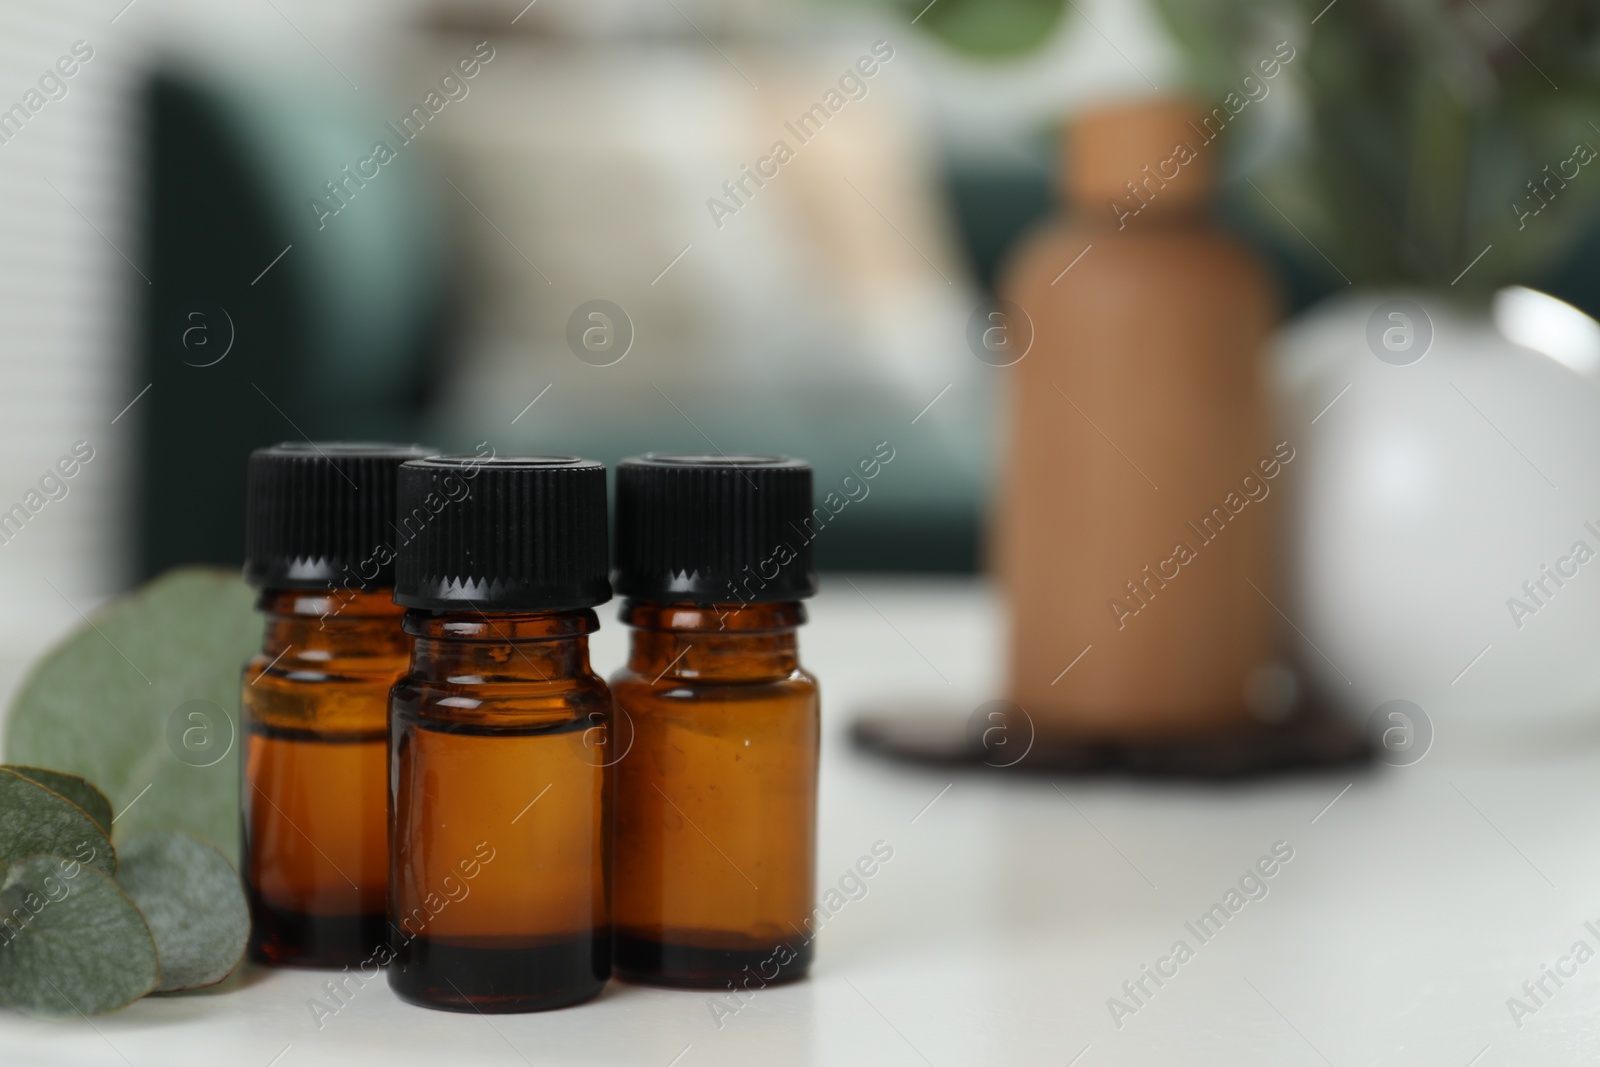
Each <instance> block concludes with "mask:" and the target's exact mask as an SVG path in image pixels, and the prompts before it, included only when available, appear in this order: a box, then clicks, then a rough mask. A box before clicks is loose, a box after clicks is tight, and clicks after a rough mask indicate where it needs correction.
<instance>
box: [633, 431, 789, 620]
mask: <svg viewBox="0 0 1600 1067" xmlns="http://www.w3.org/2000/svg"><path fill="white" fill-rule="evenodd" d="M810 518H811V467H810V465H809V464H807V463H806V462H804V461H803V460H798V459H788V458H786V457H784V456H696V455H660V454H657V453H651V454H650V455H645V456H635V457H634V458H632V459H625V460H623V461H622V462H621V463H620V464H618V466H617V569H616V573H615V574H614V575H613V580H614V583H615V585H616V589H617V593H618V594H619V595H621V596H627V597H637V598H640V599H646V600H663V599H670V600H682V601H688V602H690V603H697V604H713V603H742V602H771V601H777V600H798V599H800V598H802V597H808V596H812V595H813V594H815V593H816V591H817V574H816V571H815V570H814V569H813V567H812V564H811V539H812V536H811V533H810V531H812V530H813V529H814V528H813V527H811V526H808V525H807V520H808V519H810Z"/></svg>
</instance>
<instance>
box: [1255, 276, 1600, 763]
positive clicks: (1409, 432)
mask: <svg viewBox="0 0 1600 1067" xmlns="http://www.w3.org/2000/svg"><path fill="white" fill-rule="evenodd" d="M1573 316H1577V318H1576V319H1574V318H1573ZM1497 321H1499V322H1500V324H1501V328H1497V326H1496V322H1497ZM1508 326H1509V327H1510V328H1511V332H1512V333H1514V334H1516V335H1517V336H1519V338H1520V339H1522V340H1524V341H1530V340H1531V341H1532V342H1533V343H1537V344H1541V346H1542V347H1543V348H1544V349H1545V351H1538V350H1535V349H1534V348H1531V347H1527V346H1526V345H1525V344H1524V345H1519V344H1516V343H1513V342H1512V341H1511V340H1510V339H1509V338H1508V337H1507V336H1506V335H1505V328H1506V327H1508ZM1595 336H1600V328H1596V327H1595V326H1594V324H1593V322H1592V321H1590V320H1588V319H1587V318H1585V317H1584V316H1582V315H1581V313H1578V312H1576V311H1575V309H1572V308H1570V307H1568V306H1567V305H1564V304H1560V303H1559V302H1556V301H1553V300H1551V299H1550V298H1548V297H1543V296H1541V295H1539V294H1533V293H1530V292H1528V291H1527V290H1515V291H1506V292H1505V293H1503V294H1502V295H1501V297H1499V298H1497V303H1496V305H1495V308H1494V311H1493V312H1491V309H1490V308H1489V307H1482V308H1474V307H1471V306H1468V305H1463V304H1461V303H1460V302H1458V301H1457V300H1454V299H1452V297H1451V296H1450V295H1447V294H1437V293H1428V292H1413V293H1383V292H1368V293H1357V294H1353V295H1349V296H1344V297H1339V298H1336V299H1333V300H1331V301H1329V302H1327V303H1325V304H1323V305H1320V306H1318V307H1317V308H1314V309H1313V310H1312V311H1310V312H1308V313H1307V314H1305V315H1304V316H1302V317H1301V318H1300V319H1298V320H1297V321H1296V322H1294V323H1292V324H1291V325H1290V326H1289V327H1288V328H1287V329H1286V330H1285V331H1284V332H1283V333H1282V334H1281V335H1280V339H1279V343H1278V349H1277V352H1276V354H1275V358H1274V371H1275V375H1276V379H1277V384H1278V387H1279V391H1280V399H1281V402H1282V408H1281V410H1282V411H1283V413H1284V426H1283V436H1285V437H1287V438H1288V440H1289V441H1290V442H1291V444H1292V445H1293V446H1294V448H1295V450H1296V453H1297V455H1296V458H1295V460H1294V462H1293V464H1292V466H1291V474H1292V476H1293V480H1292V481H1291V482H1290V483H1289V484H1288V486H1287V488H1288V489H1289V493H1290V509H1291V512H1290V516H1289V530H1288V534H1289V538H1290V550H1289V559H1290V566H1291V573H1290V574H1289V576H1288V577H1289V582H1288V585H1287V601H1288V602H1287V603H1285V604H1284V605H1283V607H1284V611H1285V613H1286V614H1287V615H1288V616H1289V618H1290V619H1291V620H1292V621H1293V624H1294V627H1295V628H1296V629H1298V631H1299V633H1298V634H1296V633H1294V632H1290V633H1289V635H1288V637H1289V640H1291V641H1293V642H1296V643H1298V645H1299V652H1300V653H1301V659H1302V661H1303V662H1304V663H1305V664H1306V666H1307V667H1308V669H1309V672H1310V674H1311V676H1312V678H1313V679H1314V681H1315V682H1317V683H1319V685H1320V688H1321V689H1322V690H1323V691H1324V692H1325V693H1327V694H1330V695H1331V696H1332V697H1333V698H1334V699H1335V700H1336V701H1337V702H1338V703H1340V704H1342V705H1343V706H1345V707H1346V708H1347V709H1349V710H1350V711H1353V712H1354V713H1356V714H1358V715H1360V716H1362V717H1367V716H1369V715H1371V713H1372V712H1373V711H1374V710H1375V709H1377V708H1378V707H1379V706H1380V705H1383V704H1384V703H1386V702H1388V701H1391V700H1408V701H1411V702H1413V703H1414V704H1416V705H1417V706H1419V707H1420V708H1422V709H1423V711H1424V712H1425V713H1426V716H1427V717H1428V719H1429V721H1430V723H1431V726H1432V730H1433V732H1434V734H1435V736H1437V737H1438V738H1439V739H1440V740H1441V741H1444V740H1445V739H1447V738H1449V737H1450V736H1451V735H1452V734H1455V735H1456V736H1457V737H1479V738H1481V737H1484V736H1488V737H1493V738H1497V739H1500V740H1505V739H1507V738H1508V737H1511V736H1520V737H1522V738H1524V739H1536V740H1538V741H1539V742H1541V743H1548V742H1550V741H1552V740H1556V739H1570V738H1571V737H1572V736H1573V735H1574V734H1583V735H1591V734H1592V735H1595V736H1600V386H1597V385H1596V383H1595V381H1594V380H1593V379H1592V378H1591V377H1589V376H1588V375H1587V374H1585V373H1582V371H1581V368H1583V367H1585V366H1586V365H1592V364H1593V362H1594V361H1595V359H1596V358H1597V357H1596V353H1595V351H1593V348H1594V344H1593V341H1594V338H1595ZM1546 342H1548V343H1546ZM1575 367H1576V368H1580V369H1574V368H1575ZM1580 546H1581V547H1580Z"/></svg>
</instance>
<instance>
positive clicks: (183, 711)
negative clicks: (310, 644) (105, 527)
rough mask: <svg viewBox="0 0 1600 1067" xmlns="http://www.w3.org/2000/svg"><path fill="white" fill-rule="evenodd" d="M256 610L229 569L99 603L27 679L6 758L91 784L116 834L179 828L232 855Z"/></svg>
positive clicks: (182, 573)
mask: <svg viewBox="0 0 1600 1067" xmlns="http://www.w3.org/2000/svg"><path fill="white" fill-rule="evenodd" d="M252 602H253V594H252V593H251V590H250V589H249V587H248V586H246V585H245V584H244V582H243V581H242V580H241V579H240V578H239V577H238V576H237V575H236V574H234V573H233V572H231V571H223V570H219V569H214V568H203V567H182V568H178V569H176V570H171V571H168V572H166V573H165V574H163V575H161V576H160V577H158V578H156V579H155V580H154V581H152V582H150V583H149V584H147V585H145V586H143V587H141V588H140V589H138V590H137V591H135V592H134V593H133V594H131V595H130V596H128V597H125V598H123V599H121V600H118V601H116V602H114V603H112V604H111V605H109V606H107V607H106V608H104V609H103V610H101V611H100V612H98V613H96V615H95V616H94V622H93V625H92V626H85V627H84V628H83V629H81V630H79V631H77V632H76V633H74V634H73V635H72V636H71V637H69V638H68V639H67V640H66V641H65V642H63V643H62V644H61V645H59V646H57V647H56V648H55V649H54V650H53V651H51V652H50V653H49V654H47V655H46V656H45V657H44V659H43V660H42V661H41V662H40V663H39V664H38V665H37V666H36V667H35V668H34V669H33V672H32V673H31V674H30V675H29V676H28V678H27V679H26V680H25V681H24V682H23V684H22V687H21V689H20V690H19V692H18V694H17V696H16V699H15V701H14V702H13V703H12V706H11V711H10V715H9V723H8V727H7V738H6V742H7V743H6V754H7V757H8V758H9V759H11V760H14V761H17V762H22V763H30V764H42V765H44V766H48V767H56V768H59V769H61V770H64V771H70V772H71V773H73V774H81V775H83V776H84V777H85V778H87V779H89V780H90V781H92V782H95V783H97V784H98V785H99V786H100V788H102V789H104V790H105V791H106V794H107V796H109V797H110V798H111V801H112V803H113V804H114V805H115V806H116V808H117V810H118V811H121V812H122V813H123V814H121V815H119V816H118V819H117V828H118V831H119V833H132V832H134V831H136V830H138V829H140V828H142V827H175V828H178V829H182V830H187V831H188V832H190V833H192V834H194V835H195V836H197V837H200V838H202V839H204V840H208V841H212V842H215V843H216V844H217V845H218V846H219V847H220V848H222V850H223V852H224V854H226V855H228V856H230V857H232V856H237V855H238V833H239V801H238V790H239V768H238V758H239V739H238V719H239V715H238V707H239V679H240V671H241V668H242V667H243V665H244V662H245V660H246V659H248V658H249V657H250V655H251V654H252V653H253V652H255V651H256V649H257V648H258V647H259V645H260V643H261V628H262V624H261V619H260V617H259V616H258V615H257V614H256V613H255V612H254V611H253V610H252V606H251V605H252ZM130 805H131V806H130Z"/></svg>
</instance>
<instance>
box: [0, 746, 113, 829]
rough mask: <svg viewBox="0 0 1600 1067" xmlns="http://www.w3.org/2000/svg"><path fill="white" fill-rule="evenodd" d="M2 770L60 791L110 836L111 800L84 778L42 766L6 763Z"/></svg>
mask: <svg viewBox="0 0 1600 1067" xmlns="http://www.w3.org/2000/svg"><path fill="white" fill-rule="evenodd" d="M0 769H4V770H8V771H11V772H13V773H15V774H20V775H22V777H24V778H26V779H28V780H29V781H30V782H38V783H39V784H40V785H42V786H44V787H45V788H46V789H49V790H52V791H54V792H57V793H60V794H61V795H62V796H64V797H66V798H67V799H68V800H70V801H72V802H73V803H74V804H76V805H78V807H80V808H82V809H83V810H84V812H85V814H87V815H88V816H89V818H91V819H93V820H94V824H95V825H96V826H98V827H100V830H101V832H103V833H104V834H105V835H106V836H107V837H110V836H111V801H109V800H107V799H106V795H105V794H104V793H102V792H100V790H98V789H96V788H95V787H94V786H92V785H90V784H89V783H88V782H87V781H86V780H85V779H83V778H80V777H78V776H77V775H76V774H62V773H61V772H60V771H47V770H45V769H44V768H43V767H19V766H16V765H14V764H7V765H5V766H4V767H3V768H0Z"/></svg>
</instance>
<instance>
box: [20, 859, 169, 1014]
mask: <svg viewBox="0 0 1600 1067" xmlns="http://www.w3.org/2000/svg"><path fill="white" fill-rule="evenodd" d="M158 975H159V971H158V970H157V967H156V946H155V942H154V941H153V940H151V938H150V931H149V930H148V929H147V928H146V927H145V923H144V918H143V916H141V915H140V914H139V909H138V908H137V907H135V906H134V903H133V901H131V900H129V899H128V898H127V897H126V896H125V895H124V894H123V892H122V891H121V890H120V889H118V888H117V884H116V883H115V882H113V881H112V880H111V879H110V878H109V877H107V876H106V875H105V874H102V873H101V872H100V871H97V870H95V869H94V868H93V867H84V866H78V865H74V864H73V863H72V861H70V860H63V859H57V858H56V857H54V856H29V857H28V858H26V859H22V860H18V861H17V862H16V863H13V864H12V865H11V866H9V867H7V868H4V874H3V878H0V1004H5V1005H6V1006H7V1007H11V1008H16V1009H17V1010H18V1011H24V1012H28V1013H29V1014H31V1015H77V1014H83V1015H98V1014H100V1013H101V1012H106V1011H115V1010H116V1009H118V1008H120V1007H123V1006H124V1005H126V1004H130V1003H132V1002H133V1001H135V1000H138V999H139V998H140V997H142V996H144V995H145V994H146V993H148V992H150V990H152V989H154V988H155V985H156V980H157V978H158Z"/></svg>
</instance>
